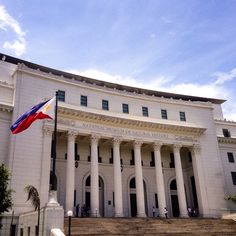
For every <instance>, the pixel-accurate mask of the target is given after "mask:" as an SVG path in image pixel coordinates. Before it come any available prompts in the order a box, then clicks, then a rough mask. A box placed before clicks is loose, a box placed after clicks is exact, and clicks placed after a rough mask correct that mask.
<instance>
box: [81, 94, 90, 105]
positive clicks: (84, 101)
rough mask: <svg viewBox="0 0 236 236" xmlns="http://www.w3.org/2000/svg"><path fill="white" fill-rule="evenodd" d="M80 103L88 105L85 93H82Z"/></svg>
mask: <svg viewBox="0 0 236 236" xmlns="http://www.w3.org/2000/svg"><path fill="white" fill-rule="evenodd" d="M80 105H81V106H84V107H87V105H88V104H87V96H84V95H81V96H80Z"/></svg>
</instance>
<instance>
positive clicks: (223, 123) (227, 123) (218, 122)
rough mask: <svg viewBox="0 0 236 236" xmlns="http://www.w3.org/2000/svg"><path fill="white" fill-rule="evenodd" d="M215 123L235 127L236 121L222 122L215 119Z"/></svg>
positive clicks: (224, 120)
mask: <svg viewBox="0 0 236 236" xmlns="http://www.w3.org/2000/svg"><path fill="white" fill-rule="evenodd" d="M215 123H216V124H220V125H233V126H236V121H233V120H227V119H223V120H220V119H215Z"/></svg>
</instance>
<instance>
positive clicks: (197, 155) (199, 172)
mask: <svg viewBox="0 0 236 236" xmlns="http://www.w3.org/2000/svg"><path fill="white" fill-rule="evenodd" d="M191 154H192V164H193V173H194V180H195V185H196V191H197V199H198V208H199V209H198V210H199V214H200V216H209V210H208V201H207V194H206V189H205V183H204V173H203V168H202V156H201V148H200V146H199V145H194V146H193V147H192V148H191Z"/></svg>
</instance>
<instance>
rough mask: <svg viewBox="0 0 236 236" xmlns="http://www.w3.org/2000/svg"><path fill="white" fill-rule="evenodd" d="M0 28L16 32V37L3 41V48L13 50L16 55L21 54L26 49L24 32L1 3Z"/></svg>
mask: <svg viewBox="0 0 236 236" xmlns="http://www.w3.org/2000/svg"><path fill="white" fill-rule="evenodd" d="M0 29H2V30H4V31H8V30H9V29H10V30H11V31H13V32H14V33H15V34H16V37H17V39H15V40H13V41H12V42H9V41H6V42H4V44H3V48H4V49H7V50H13V51H14V53H15V54H16V55H17V56H21V55H22V54H23V53H24V52H25V49H26V42H25V33H24V31H23V30H22V29H21V26H20V24H19V22H18V21H16V20H15V19H14V18H13V17H12V16H11V15H9V13H8V12H7V11H6V9H5V7H4V6H2V5H1V6H0Z"/></svg>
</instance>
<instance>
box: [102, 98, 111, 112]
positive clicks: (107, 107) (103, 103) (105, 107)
mask: <svg viewBox="0 0 236 236" xmlns="http://www.w3.org/2000/svg"><path fill="white" fill-rule="evenodd" d="M102 109H103V110H106V111H108V110H109V102H108V100H102Z"/></svg>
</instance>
